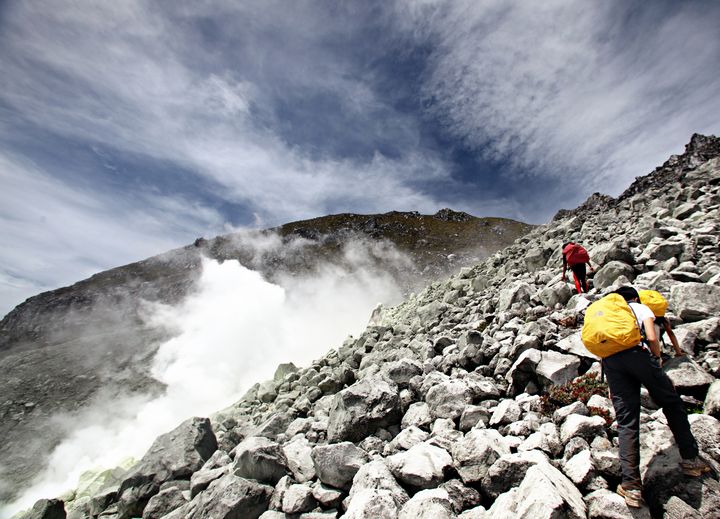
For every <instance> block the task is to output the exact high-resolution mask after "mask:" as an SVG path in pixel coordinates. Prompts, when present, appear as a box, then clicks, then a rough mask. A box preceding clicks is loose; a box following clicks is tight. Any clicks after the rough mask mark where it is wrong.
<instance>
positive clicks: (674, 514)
mask: <svg viewBox="0 0 720 519" xmlns="http://www.w3.org/2000/svg"><path fill="white" fill-rule="evenodd" d="M664 508H665V510H664V511H665V513H664V514H663V519H704V518H703V516H702V515H700V512H698V511H697V510H695V509H694V508H693V507H692V506H690V505H689V504H687V503H686V502H685V501H683V500H682V499H680V498H679V497H677V496H672V497H671V498H670V499H668V501H667V503H665V507H664ZM648 517H649V516H648Z"/></svg>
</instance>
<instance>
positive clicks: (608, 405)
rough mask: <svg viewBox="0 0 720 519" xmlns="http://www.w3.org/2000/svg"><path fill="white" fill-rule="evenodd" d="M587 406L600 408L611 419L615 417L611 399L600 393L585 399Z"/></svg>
mask: <svg viewBox="0 0 720 519" xmlns="http://www.w3.org/2000/svg"><path fill="white" fill-rule="evenodd" d="M587 407H588V409H590V408H595V409H602V410H603V411H606V412H607V413H608V414H609V415H610V416H611V417H612V418H613V420H614V419H615V407H613V404H612V401H611V400H610V399H609V398H606V397H604V396H600V395H593V396H591V397H590V398H589V399H588V401H587Z"/></svg>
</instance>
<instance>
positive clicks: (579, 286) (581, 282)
mask: <svg viewBox="0 0 720 519" xmlns="http://www.w3.org/2000/svg"><path fill="white" fill-rule="evenodd" d="M570 270H572V273H573V277H574V278H575V290H577V293H578V294H579V293H581V292H587V291H588V284H587V270H586V269H585V263H576V264H575V265H570Z"/></svg>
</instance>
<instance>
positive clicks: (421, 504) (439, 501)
mask: <svg viewBox="0 0 720 519" xmlns="http://www.w3.org/2000/svg"><path fill="white" fill-rule="evenodd" d="M454 518H455V514H454V513H453V510H452V502H451V501H450V496H449V495H448V493H447V491H446V490H443V489H441V488H434V489H432V490H421V491H420V492H418V493H417V494H415V495H414V496H413V497H412V499H410V501H408V502H407V503H405V506H403V508H402V510H400V515H398V519H454Z"/></svg>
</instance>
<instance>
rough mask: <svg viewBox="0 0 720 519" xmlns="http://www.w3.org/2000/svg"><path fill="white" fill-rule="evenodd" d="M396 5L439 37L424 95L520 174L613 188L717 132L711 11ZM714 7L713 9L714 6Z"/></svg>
mask: <svg viewBox="0 0 720 519" xmlns="http://www.w3.org/2000/svg"><path fill="white" fill-rule="evenodd" d="M400 5H401V6H402V7H403V8H402V9H400V10H399V13H400V16H402V17H404V19H405V20H406V23H408V24H409V26H410V27H411V28H414V29H417V28H419V27H420V28H422V31H421V32H420V33H419V36H418V37H419V38H420V39H426V38H430V39H431V40H432V41H434V42H435V43H436V44H437V47H436V51H435V52H434V54H433V59H432V66H431V67H430V72H429V73H428V75H427V77H426V83H425V96H426V97H427V98H428V99H432V100H433V102H434V103H435V105H434V111H435V113H436V114H437V115H438V116H440V117H442V118H443V120H444V121H445V123H446V124H447V126H448V129H449V130H450V131H451V132H452V133H454V134H455V135H456V136H457V137H459V138H462V139H465V141H466V142H467V143H468V144H469V145H472V146H475V147H477V148H478V149H479V150H482V151H483V153H485V154H486V156H487V157H488V158H493V159H500V160H505V161H507V160H509V161H511V162H512V163H513V164H514V165H515V167H516V169H517V173H516V174H517V175H519V176H522V175H550V176H555V177H561V178H567V179H568V181H572V182H575V183H577V184H580V185H581V190H582V191H583V192H584V193H585V194H587V193H588V192H591V191H592V190H595V189H598V190H602V191H603V192H611V193H613V194H617V193H618V192H619V191H621V190H622V189H623V188H624V187H626V186H627V185H628V183H629V181H630V180H632V178H633V177H635V176H638V175H641V174H644V173H647V172H649V171H650V170H652V169H653V168H654V167H655V166H657V165H659V164H660V163H662V162H663V161H664V160H665V159H666V158H667V156H668V155H669V154H670V152H673V151H674V152H678V151H680V150H681V146H682V144H684V143H685V142H687V141H688V140H689V137H690V135H691V134H692V133H693V132H696V131H697V132H709V133H712V132H717V131H718V129H720V128H719V127H718V123H717V117H716V115H717V113H718V111H719V110H720V77H719V76H718V75H717V74H716V73H715V70H717V67H718V66H719V65H720V38H718V37H717V27H716V22H717V17H716V16H715V17H713V16H708V15H707V14H708V13H707V12H705V9H704V8H699V7H696V6H695V5H693V4H688V3H683V4H673V5H671V6H670V7H669V9H668V10H667V12H666V13H664V14H665V15H664V16H659V15H656V16H653V15H652V12H653V10H652V8H648V9H644V8H638V9H634V8H632V7H631V6H626V5H624V4H623V3H621V2H593V3H587V2H582V1H577V2H566V1H551V2H542V3H541V4H540V3H533V2H521V1H514V2H505V1H502V2H500V1H487V2H472V1H462V2H436V3H432V4H425V5H423V6H420V7H419V6H417V5H416V4H415V3H414V2H403V3H401V4H400ZM715 12H716V14H717V10H716V11H715Z"/></svg>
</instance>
